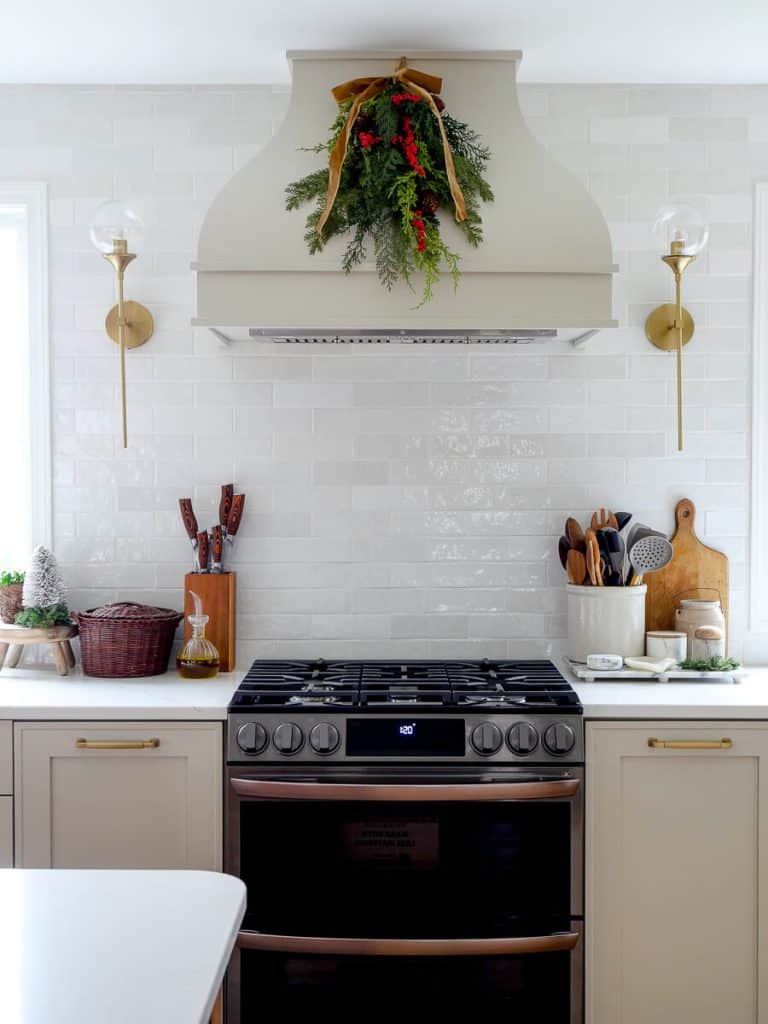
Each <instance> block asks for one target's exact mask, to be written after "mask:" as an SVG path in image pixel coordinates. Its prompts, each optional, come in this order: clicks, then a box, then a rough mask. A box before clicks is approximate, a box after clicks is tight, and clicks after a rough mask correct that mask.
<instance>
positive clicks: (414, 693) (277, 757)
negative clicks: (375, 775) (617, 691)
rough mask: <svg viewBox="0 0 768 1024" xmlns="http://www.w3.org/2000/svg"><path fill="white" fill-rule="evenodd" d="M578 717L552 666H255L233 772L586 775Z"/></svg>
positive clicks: (240, 698) (246, 683) (244, 693)
mask: <svg viewBox="0 0 768 1024" xmlns="http://www.w3.org/2000/svg"><path fill="white" fill-rule="evenodd" d="M581 715H582V707H581V704H580V703H579V699H578V696H577V695H576V693H575V691H574V690H573V688H572V687H571V686H570V684H569V683H568V682H567V681H566V680H565V679H564V678H563V676H562V675H561V674H560V673H559V672H558V670H557V668H556V667H555V666H554V665H553V664H552V662H550V661H489V660H488V659H483V660H481V661H411V662H408V661H395V660H393V661H348V660H338V661H325V660H323V659H318V660H316V661H293V660H287V661H256V662H254V664H253V666H252V667H251V669H250V671H249V672H248V674H247V675H246V676H245V678H244V679H243V681H242V683H241V684H240V686H239V687H238V689H237V690H236V692H235V694H234V695H233V698H232V701H231V703H230V705H229V715H228V723H229V725H228V761H229V763H243V762H250V761H260V762H265V763H268V762H271V763H274V762H283V761H284V760H286V759H291V760H292V761H293V762H302V763H303V762H312V763H314V764H315V765H319V764H321V763H322V762H335V763H337V764H338V763H339V762H343V761H346V762H357V763H387V762H388V763H419V762H420V763H422V764H423V763H425V761H426V760H429V761H430V762H436V763H469V762H474V763H475V764H477V763H488V762H493V763H506V764H511V763H521V762H526V763H530V764H542V763H568V764H573V763H577V764H578V763H581V762H583V760H584V737H583V723H582V719H581Z"/></svg>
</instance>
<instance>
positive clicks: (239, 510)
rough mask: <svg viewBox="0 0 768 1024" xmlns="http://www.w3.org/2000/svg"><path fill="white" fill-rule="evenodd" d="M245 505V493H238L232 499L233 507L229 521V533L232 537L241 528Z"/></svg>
mask: <svg viewBox="0 0 768 1024" xmlns="http://www.w3.org/2000/svg"><path fill="white" fill-rule="evenodd" d="M244 507H245V495H244V494H236V495H235V496H234V498H233V499H232V509H231V511H230V513H229V521H228V522H227V534H228V535H229V536H230V537H234V536H235V534H236V533H237V531H238V530H239V529H240V522H241V520H242V518H243V508H244Z"/></svg>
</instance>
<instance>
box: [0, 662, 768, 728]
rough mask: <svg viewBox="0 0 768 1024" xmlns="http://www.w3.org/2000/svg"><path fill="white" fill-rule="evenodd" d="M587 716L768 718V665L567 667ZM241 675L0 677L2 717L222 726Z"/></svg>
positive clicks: (22, 672)
mask: <svg viewBox="0 0 768 1024" xmlns="http://www.w3.org/2000/svg"><path fill="white" fill-rule="evenodd" d="M559 667H560V670H561V671H562V672H563V674H564V675H565V676H566V678H567V679H568V680H569V681H570V682H571V684H572V685H573V687H574V689H575V690H576V692H577V693H578V695H579V698H580V699H581V702H582V704H583V705H584V717H585V718H586V719H590V718H720V719H734V718H754V719H766V720H768V668H766V667H755V668H748V669H747V670H746V671H747V675H746V677H745V678H744V679H743V680H742V681H741V682H739V683H734V684H730V685H729V684H725V683H646V682H636V683H620V682H601V683H583V682H581V681H580V680H578V679H575V678H574V677H573V675H572V674H571V673H570V672H569V671H568V669H567V668H566V667H564V666H563V665H560V666H559ZM244 674H245V673H244V672H242V671H236V672H229V673H227V674H225V675H219V676H217V677H216V678H215V679H210V680H199V681H194V680H188V679H180V678H179V677H178V676H177V675H176V673H175V672H168V673H166V674H165V675H162V676H151V677H149V678H146V679H94V678H92V677H89V676H83V675H82V674H81V673H80V672H79V671H77V670H76V671H75V672H74V673H72V674H70V675H69V676H64V677H62V676H59V675H57V674H56V672H55V671H54V670H53V669H51V670H50V671H49V670H47V669H40V668H38V669H32V668H30V669H3V671H2V672H0V720H3V719H16V720H17V721H26V720H34V719H38V720H45V719H54V720H66V719H72V720H92V721H95V720H102V721H126V720H136V721H140V720H141V721H151V720H165V721H182V720H187V719H196V720H198V721H224V720H225V719H226V717H227V704H228V703H229V700H230V697H231V696H232V694H233V692H234V691H235V689H236V688H237V686H238V684H239V683H240V680H241V679H242V678H243V675H244Z"/></svg>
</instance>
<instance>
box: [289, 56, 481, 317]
mask: <svg viewBox="0 0 768 1024" xmlns="http://www.w3.org/2000/svg"><path fill="white" fill-rule="evenodd" d="M441 86H442V81H441V79H439V78H435V77H434V76H433V75H427V74H424V73H423V72H420V71H416V70H414V69H413V68H408V67H406V66H405V61H404V60H403V61H401V63H400V67H399V68H398V69H397V71H396V72H395V73H394V75H393V76H392V77H391V78H373V79H371V78H361V79H355V80H354V81H352V82H345V83H344V84H343V85H339V86H337V87H336V88H335V89H334V90H333V95H334V97H335V99H336V100H337V101H338V103H339V113H338V115H337V117H336V120H335V121H334V123H333V126H332V128H331V136H330V138H329V140H328V142H326V143H321V144H320V145H318V146H315V147H314V150H315V152H318V153H320V152H325V151H328V152H329V153H330V158H329V165H328V167H327V168H324V169H322V170H318V171H315V172H314V173H312V174H308V175H307V176H306V177H304V178H301V179H300V180H299V181H295V182H293V183H292V184H290V185H289V186H288V187H287V189H286V195H287V201H286V206H287V208H288V209H289V210H294V209H296V208H297V207H299V206H301V205H302V204H303V203H306V202H314V203H315V209H314V210H313V211H312V213H310V214H309V216H308V217H307V230H306V234H305V238H306V241H307V245H308V247H309V251H310V252H311V253H316V252H320V250H321V249H322V248H323V246H324V245H325V243H326V242H327V240H328V239H329V238H331V237H333V236H334V235H345V234H348V233H351V234H352V237H351V240H350V241H349V244H348V245H347V249H346V252H345V253H344V256H343V259H342V267H343V269H344V271H345V272H346V273H349V272H350V270H352V268H353V267H354V266H355V265H356V264H359V263H361V262H362V261H363V260H364V259H365V258H366V256H367V246H368V245H369V242H370V241H371V240H372V242H373V252H374V256H375V259H376V270H377V272H378V275H379V280H380V281H381V283H382V284H383V285H384V286H385V287H386V288H387V289H391V288H392V286H393V285H394V284H395V282H396V281H399V280H404V281H406V282H407V283H408V284H409V285H411V278H412V275H413V274H414V273H415V272H421V273H423V274H424V289H423V295H422V304H423V303H424V302H426V301H428V300H429V299H430V298H431V297H432V289H433V286H434V285H435V283H436V282H437V280H438V279H439V277H440V269H441V267H443V266H445V267H447V269H448V270H449V271H450V273H451V275H452V277H453V280H454V285H455V284H456V283H458V278H459V259H460V257H459V255H458V254H457V253H455V252H452V251H451V250H450V249H449V248H448V246H447V245H446V244H445V242H444V241H443V239H442V237H441V235H440V221H439V220H438V217H437V211H438V209H439V208H440V207H441V206H442V207H444V208H446V209H449V210H452V212H453V215H454V217H455V219H456V222H457V223H458V225H459V227H460V228H461V229H462V231H463V232H464V234H465V235H466V237H467V240H468V242H469V243H470V245H473V246H476V245H478V244H479V243H480V242H481V240H482V222H481V218H480V213H479V205H480V202H481V201H482V202H491V201H492V200H493V193H492V191H491V188H490V186H489V185H488V182H487V181H486V180H485V178H484V177H483V174H484V170H485V165H486V163H487V162H488V160H489V158H490V152H489V150H488V149H487V148H486V147H485V146H484V145H483V144H482V143H481V141H480V139H479V137H478V135H477V134H476V132H474V131H472V129H471V128H470V127H469V126H468V125H466V124H464V123H463V122H462V121H457V120H456V119H455V118H454V117H451V115H450V114H448V113H447V112H446V111H445V104H444V103H443V101H442V100H441V99H440V97H439V95H438V94H439V92H440V89H441Z"/></svg>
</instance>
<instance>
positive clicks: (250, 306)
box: [192, 50, 617, 344]
mask: <svg viewBox="0 0 768 1024" xmlns="http://www.w3.org/2000/svg"><path fill="white" fill-rule="evenodd" d="M400 56H401V53H400V52H395V51H386V52H382V51H377V52H370V53H356V52H355V53H350V52H328V51H309V52H289V53H288V54H287V57H288V60H289V62H290V63H291V65H292V71H293V88H292V94H291V102H290V107H289V110H288V114H287V117H286V119H285V122H284V123H283V125H282V127H281V129H280V131H279V132H278V134H277V135H276V136H275V138H274V139H273V140H272V142H271V143H270V144H269V145H268V146H267V147H266V148H265V149H264V150H263V151H262V152H261V153H259V154H258V155H257V156H255V157H254V158H253V159H252V160H250V161H249V162H248V163H247V164H246V165H245V166H244V167H243V168H242V169H241V170H240V171H239V172H237V173H236V174H235V175H234V177H233V178H232V179H231V180H230V181H229V182H228V183H227V184H226V185H225V186H224V188H223V190H222V191H221V192H220V193H219V195H218V196H217V197H216V199H215V200H214V201H213V203H212V205H211V207H210V209H209V211H208V213H207V215H206V217H205V220H204V222H203V225H202V228H201V231H200V240H199V245H198V258H197V261H196V262H195V263H193V264H192V269H193V270H194V271H195V272H196V275H197V316H196V317H195V318H194V320H193V324H194V325H195V326H202V327H209V328H211V329H212V330H213V331H214V333H215V334H216V335H217V337H219V338H220V339H221V340H222V341H230V340H233V339H240V338H243V337H247V338H253V339H256V340H260V341H267V342H282V343H294V344H295V343H315V344H355V343H357V344H372V343H373V344H375V343H379V344H381V343H398V344H467V343H470V344H473V343H489V344H508V343H520V342H533V341H541V340H546V339H554V338H557V339H566V340H570V341H572V342H573V343H574V344H580V343H581V342H583V341H585V340H586V339H587V338H588V337H590V336H591V335H593V334H594V333H595V332H596V331H597V330H600V329H601V328H604V327H615V326H616V321H615V320H613V319H612V315H611V285H612V275H613V273H614V272H615V271H616V269H617V268H616V267H615V266H614V264H613V256H612V249H611V240H610V236H609V233H608V227H607V225H606V223H605V219H604V218H603V215H602V213H601V212H600V210H599V208H598V207H597V204H596V203H595V202H594V200H593V199H592V197H591V196H590V195H589V193H588V192H587V190H586V189H585V188H584V186H583V185H582V184H581V182H580V181H578V179H577V178H576V177H574V176H573V175H572V174H571V173H570V172H569V171H567V170H566V169H565V168H563V167H561V166H560V165H559V164H558V163H557V162H556V161H555V160H554V159H553V158H552V157H551V156H550V155H549V153H548V152H547V151H546V150H545V149H544V148H543V147H542V146H541V145H539V143H538V142H537V141H536V140H535V139H534V137H533V136H532V134H531V133H530V131H529V129H528V127H527V126H526V123H525V121H524V119H523V117H522V114H521V112H520V107H519V104H518V99H517V86H516V72H517V67H518V64H519V62H520V59H521V54H520V52H519V51H515V50H513V51H504V52H487V51H483V52H470V53H465V52H446V53H434V52H431V51H430V52H415V53H413V52H409V53H408V55H407V56H408V63H409V64H410V65H411V66H413V67H415V68H419V69H420V70H424V71H426V72H429V73H430V74H433V75H438V76H441V77H442V78H443V90H442V94H441V95H442V97H443V99H444V100H445V102H446V105H447V107H448V109H449V110H450V111H451V113H453V114H454V115H455V116H456V117H458V118H460V119H461V120H463V121H467V122H468V123H469V124H470V125H471V126H472V127H473V128H474V129H475V130H476V131H478V132H479V133H480V135H481V136H482V138H483V141H484V142H485V143H486V144H487V145H488V146H489V147H490V149H491V153H492V156H491V160H490V161H489V164H488V172H487V177H488V180H489V181H490V183H491V186H492V188H493V190H494V193H495V196H496V199H495V201H494V202H493V203H491V204H488V205H486V206H484V208H483V211H482V216H483V230H484V235H485V240H484V242H483V243H482V244H481V245H480V247H479V248H477V249H471V248H470V247H469V246H468V245H467V244H466V240H465V238H464V236H463V235H462V234H460V232H459V230H458V229H457V227H456V225H455V224H454V223H453V222H452V219H451V218H450V217H449V216H447V215H444V216H443V217H442V218H441V230H442V232H443V235H444V237H445V239H446V242H447V243H448V244H449V245H450V247H451V248H452V249H454V250H455V251H457V252H459V253H460V254H461V272H462V276H461V280H460V282H459V285H458V288H457V289H456V290H454V288H453V285H452V282H451V280H450V277H449V275H447V274H446V275H444V277H443V279H442V280H441V282H440V284H439V285H438V286H437V287H436V289H435V295H434V298H433V299H432V301H431V302H429V303H427V304H425V305H424V306H422V307H421V308H419V309H416V308H415V307H416V305H417V302H418V293H414V292H412V291H410V290H409V289H408V287H407V286H406V285H399V286H397V287H396V288H394V289H393V290H392V291H391V292H388V291H387V290H386V289H385V288H383V287H382V286H381V284H380V283H379V280H378V278H377V276H376V272H375V268H374V266H373V263H372V262H371V263H370V264H369V265H363V266H362V267H361V268H359V269H356V270H354V271H353V272H352V273H351V274H349V275H346V274H344V272H343V271H342V270H341V268H340V261H341V253H342V251H343V247H344V246H343V243H342V241H340V240H338V239H334V240H332V241H331V242H330V243H329V244H328V245H327V246H326V247H325V249H324V250H323V252H322V253H320V254H317V255H315V256H312V255H310V254H309V253H308V252H307V249H306V244H305V242H304V221H305V217H306V213H307V210H308V209H309V207H308V208H307V210H298V211H296V210H295V211H291V212H288V211H287V210H286V209H285V187H286V185H287V184H288V183H289V182H290V181H293V180H294V179H296V178H299V177H301V176H303V175H305V174H308V173H309V172H311V171H313V170H316V169H317V168H318V167H319V166H321V162H322V160H323V157H322V156H321V155H318V154H316V153H312V152H307V151H306V150H304V149H302V147H306V146H310V145H313V144H314V143H316V142H319V141H322V140H323V139H324V138H325V136H326V133H327V130H328V126H329V125H330V123H331V121H332V120H333V117H334V115H335V113H336V104H335V102H334V100H333V98H332V96H331V88H332V86H334V85H337V84H339V83H340V82H345V81H347V80H349V79H352V78H360V77H364V76H370V75H375V76H385V75H387V74H390V73H391V72H392V71H393V70H394V68H395V67H396V65H397V62H398V60H399V58H400Z"/></svg>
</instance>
